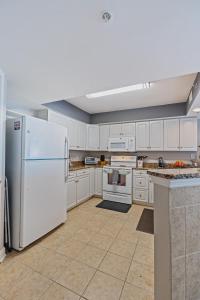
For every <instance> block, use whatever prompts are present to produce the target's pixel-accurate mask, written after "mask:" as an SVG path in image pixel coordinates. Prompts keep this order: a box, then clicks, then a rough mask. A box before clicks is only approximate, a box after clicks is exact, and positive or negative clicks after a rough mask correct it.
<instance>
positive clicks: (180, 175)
mask: <svg viewBox="0 0 200 300" xmlns="http://www.w3.org/2000/svg"><path fill="white" fill-rule="evenodd" d="M147 173H148V174H149V175H152V176H156V177H160V178H165V179H187V178H200V168H183V169H152V170H149V171H147Z"/></svg>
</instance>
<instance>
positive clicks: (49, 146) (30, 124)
mask: <svg viewBox="0 0 200 300" xmlns="http://www.w3.org/2000/svg"><path fill="white" fill-rule="evenodd" d="M23 123H24V124H23V125H24V126H23V130H24V133H23V148H24V149H23V158H24V159H58V158H68V142H67V128H65V127H63V126H61V125H57V124H54V123H50V122H47V121H44V120H40V119H37V118H33V117H23Z"/></svg>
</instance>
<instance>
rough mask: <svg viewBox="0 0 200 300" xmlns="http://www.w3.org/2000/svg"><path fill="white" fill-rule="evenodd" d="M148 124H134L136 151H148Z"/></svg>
mask: <svg viewBox="0 0 200 300" xmlns="http://www.w3.org/2000/svg"><path fill="white" fill-rule="evenodd" d="M149 147H150V146H149V122H138V123H136V150H149Z"/></svg>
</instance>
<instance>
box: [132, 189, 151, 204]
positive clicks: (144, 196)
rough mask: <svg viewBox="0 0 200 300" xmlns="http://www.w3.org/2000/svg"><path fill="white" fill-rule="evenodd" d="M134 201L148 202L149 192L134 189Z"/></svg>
mask: <svg viewBox="0 0 200 300" xmlns="http://www.w3.org/2000/svg"><path fill="white" fill-rule="evenodd" d="M133 201H142V202H148V190H144V189H133Z"/></svg>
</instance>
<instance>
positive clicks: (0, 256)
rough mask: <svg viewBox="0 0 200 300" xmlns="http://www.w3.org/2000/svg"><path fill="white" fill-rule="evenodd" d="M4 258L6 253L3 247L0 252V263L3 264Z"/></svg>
mask: <svg viewBox="0 0 200 300" xmlns="http://www.w3.org/2000/svg"><path fill="white" fill-rule="evenodd" d="M5 257H6V252H5V248H4V247H3V248H2V249H1V250H0V263H2V262H3V260H4V258H5Z"/></svg>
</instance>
